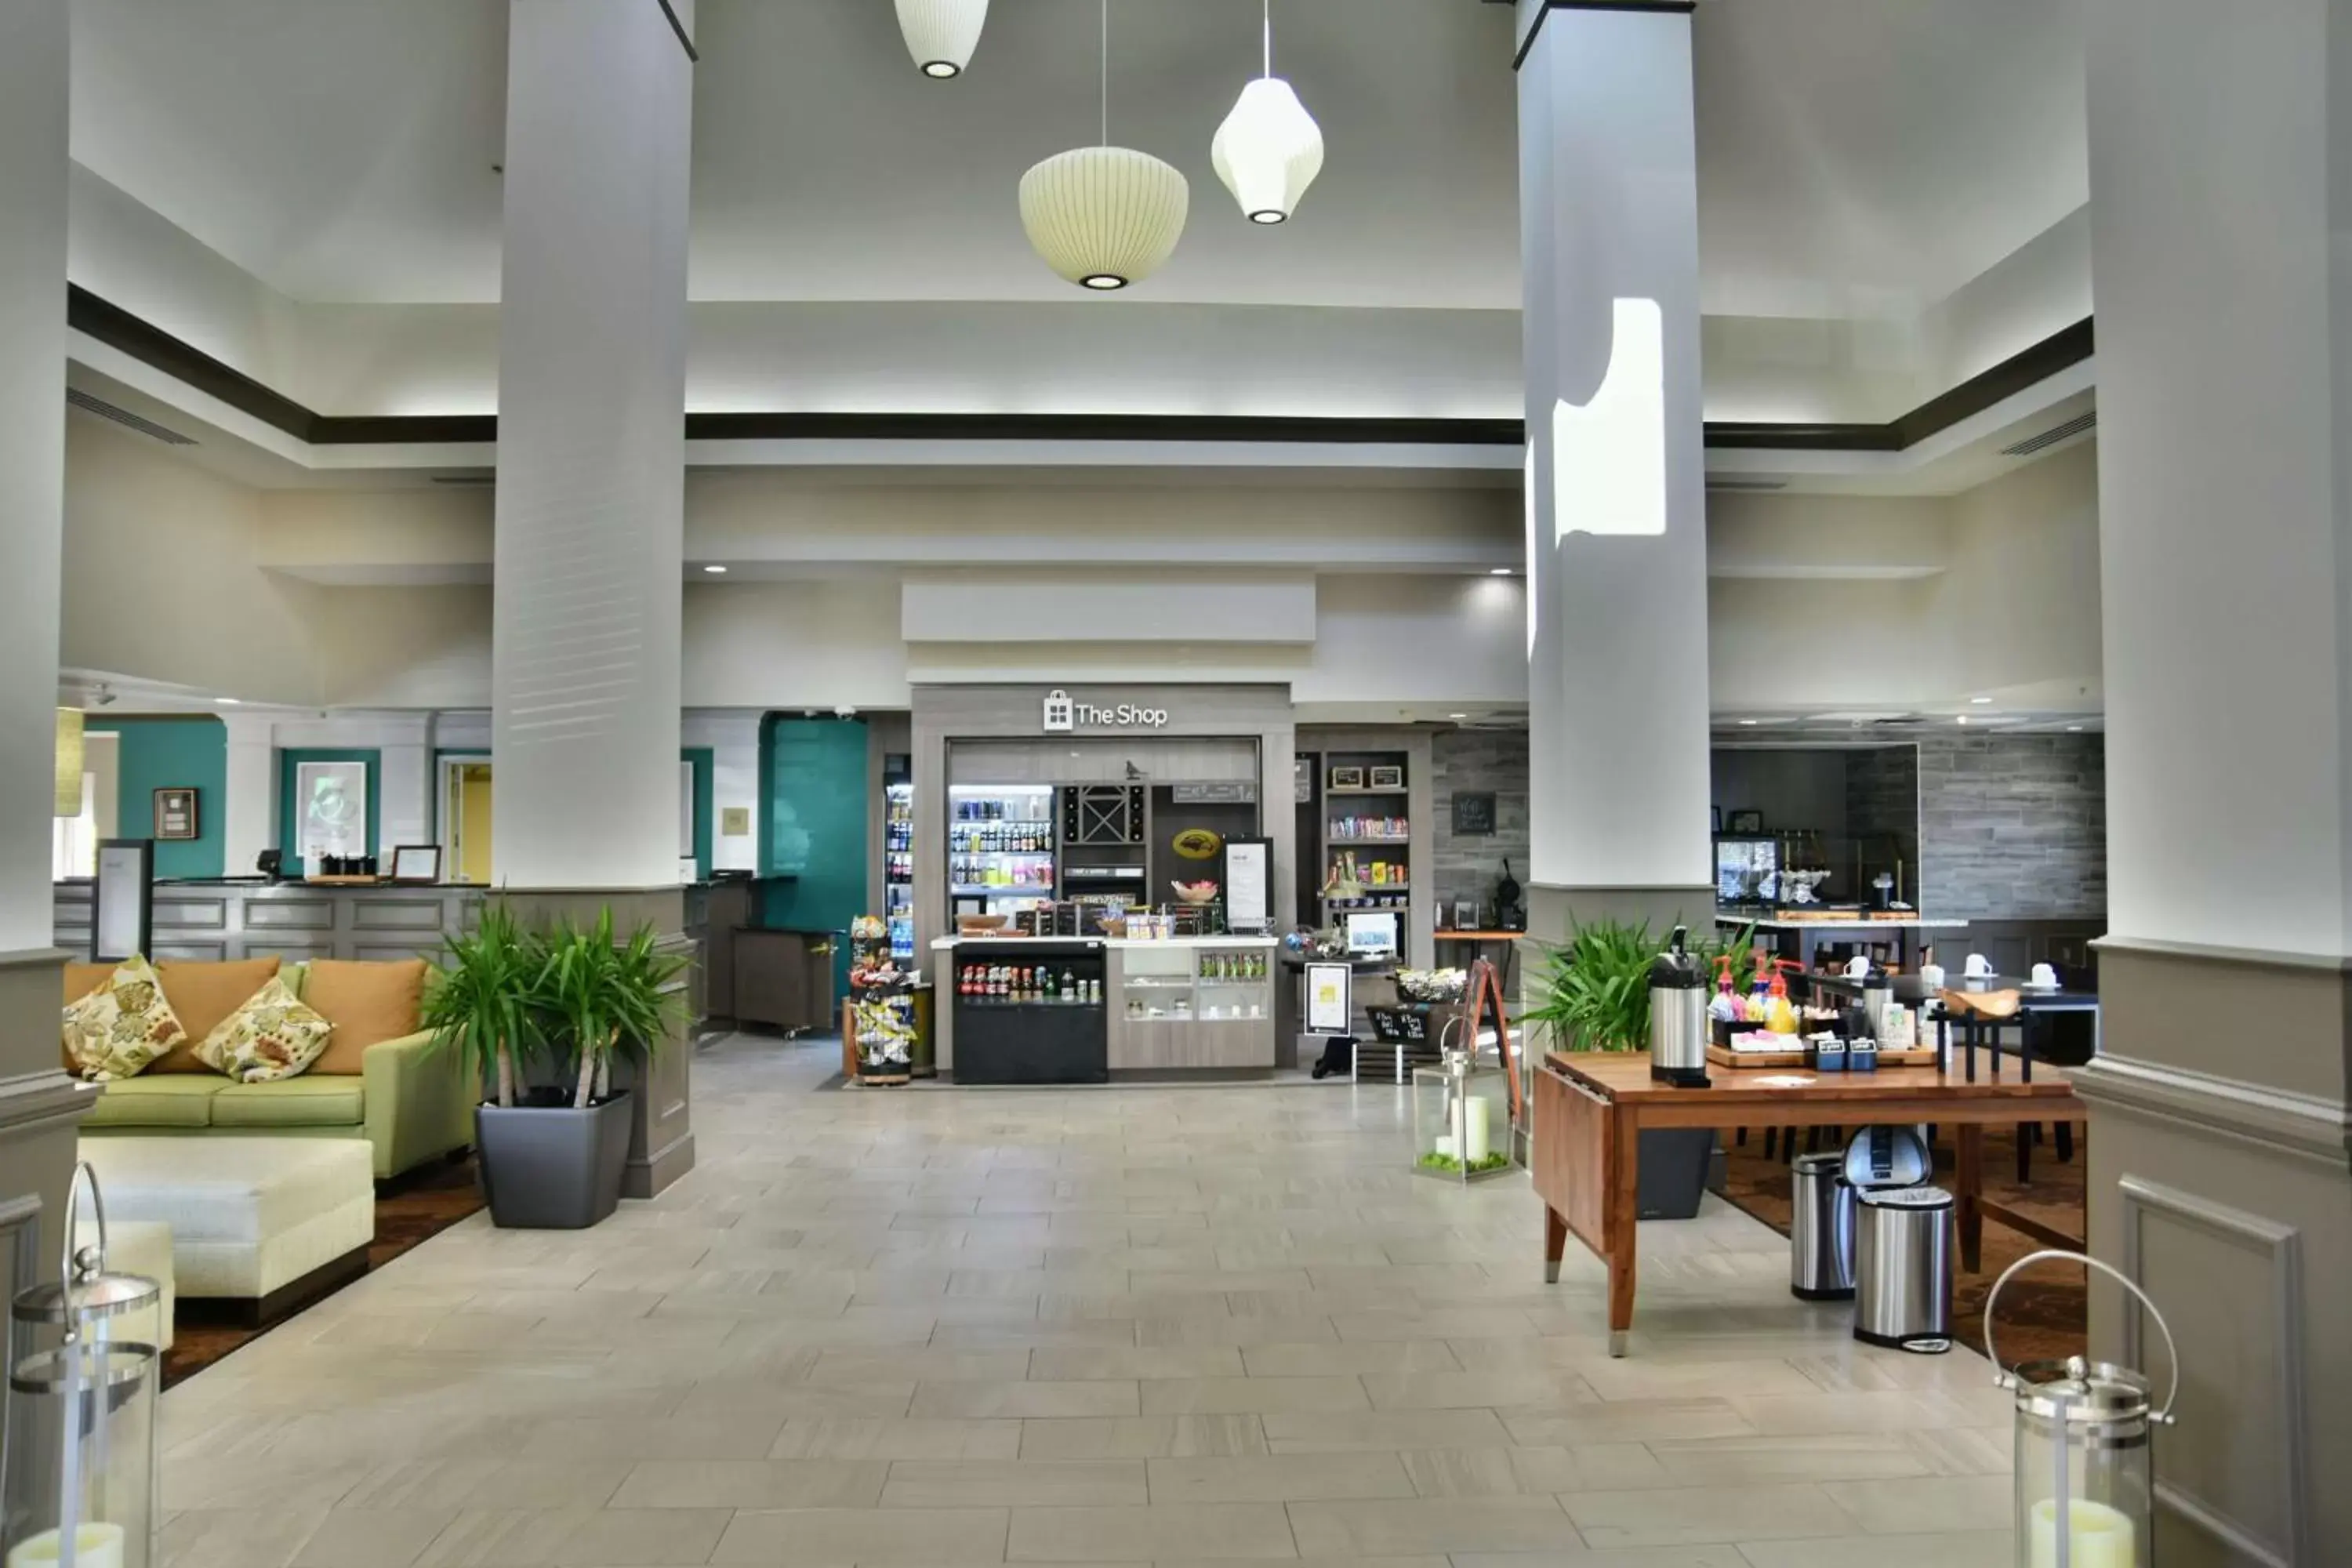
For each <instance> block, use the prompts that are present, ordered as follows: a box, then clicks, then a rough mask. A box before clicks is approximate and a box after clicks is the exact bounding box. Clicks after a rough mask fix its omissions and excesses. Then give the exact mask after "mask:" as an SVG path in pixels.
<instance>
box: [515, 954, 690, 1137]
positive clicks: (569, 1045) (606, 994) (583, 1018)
mask: <svg viewBox="0 0 2352 1568" xmlns="http://www.w3.org/2000/svg"><path fill="white" fill-rule="evenodd" d="M686 962H687V961H686V958H685V956H684V955H683V954H677V953H666V952H662V951H660V948H659V947H658V945H657V943H656V939H655V935H654V930H653V928H652V927H651V926H649V925H641V926H639V927H638V928H637V929H636V930H635V931H634V932H632V933H631V934H630V936H629V939H628V941H626V942H614V936H613V911H612V910H609V909H608V910H603V911H601V912H600V913H599V914H598V915H597V917H596V923H595V924H594V925H593V926H589V927H587V928H585V929H584V930H583V929H581V928H578V927H574V926H572V925H570V924H565V925H562V926H560V927H558V928H557V930H556V931H555V933H554V935H553V936H552V937H551V938H550V939H549V941H548V944H547V954H546V961H545V964H544V966H543V969H542V972H541V975H540V978H539V983H538V984H537V986H536V987H535V990H536V994H537V1000H538V1003H539V1005H540V1006H541V1007H542V1008H544V1009H545V1011H546V1013H547V1014H548V1015H549V1016H550V1017H551V1020H552V1021H553V1023H554V1025H555V1032H556V1036H557V1039H558V1041H559V1043H560V1044H561V1045H562V1047H564V1048H565V1050H566V1051H567V1054H568V1056H569V1058H570V1061H571V1065H572V1068H573V1071H574V1080H573V1087H572V1106H573V1107H574V1108H575V1109H584V1108H585V1107H586V1106H587V1105H589V1104H590V1103H591V1101H592V1100H603V1099H604V1098H606V1097H607V1096H609V1095H610V1094H611V1093H612V1088H613V1058H614V1054H615V1053H616V1052H618V1051H620V1050H622V1049H624V1048H632V1049H637V1050H643V1051H648V1052H650V1051H651V1050H652V1049H653V1048H654V1046H655V1043H656V1042H657V1041H658V1040H660V1039H661V1038H662V1037H664V1036H665V1035H666V1034H667V1032H668V1029H669V1027H670V1026H671V1025H672V1024H673V1023H675V1022H676V1021H677V1018H679V1017H680V1016H682V1015H683V1013H684V1011H685V1006H686V999H685V996H684V995H683V994H682V993H680V991H679V990H678V989H677V987H676V986H675V985H674V984H672V982H674V981H675V980H676V979H677V976H678V974H679V973H680V972H681V971H683V970H684V969H685V967H686Z"/></svg>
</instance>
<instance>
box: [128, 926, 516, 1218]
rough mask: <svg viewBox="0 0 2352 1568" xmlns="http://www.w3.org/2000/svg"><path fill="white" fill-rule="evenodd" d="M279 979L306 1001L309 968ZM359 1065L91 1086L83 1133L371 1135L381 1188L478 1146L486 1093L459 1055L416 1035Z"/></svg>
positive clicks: (376, 1048)
mask: <svg viewBox="0 0 2352 1568" xmlns="http://www.w3.org/2000/svg"><path fill="white" fill-rule="evenodd" d="M279 973H280V974H281V975H283V977H284V978H285V981H286V984H288V985H289V987H290V988H292V990H293V991H294V993H295V994H297V995H299V994H301V991H302V983H303V981H304V979H305V978H306V976H307V966H306V965H303V964H299V963H289V964H288V965H286V966H285V968H284V969H282V970H281V971H279ZM165 991H166V994H167V995H168V994H169V986H168V984H167V986H166V987H165ZM360 1059H361V1070H360V1071H359V1072H357V1073H355V1074H354V1073H341V1074H332V1075H330V1074H320V1073H306V1074H304V1075H302V1076H301V1077H299V1078H289V1079H283V1080H281V1081H279V1082H277V1083H238V1082H236V1080H234V1079H228V1078H224V1077H222V1076H221V1075H220V1074H218V1073H212V1072H203V1073H165V1074H154V1073H145V1074H142V1075H141V1076H139V1077H137V1078H129V1079H121V1080H119V1081H117V1082H114V1083H109V1084H104V1085H93V1086H92V1088H93V1089H94V1090H97V1091H98V1092H99V1101H98V1104H97V1106H96V1107H95V1108H94V1109H93V1110H91V1111H90V1113H89V1116H88V1117H87V1118H86V1119H85V1120H84V1121H83V1122H82V1124H81V1131H82V1135H83V1136H85V1137H92V1138H104V1137H109V1136H135V1137H140V1138H159V1137H160V1138H173V1137H195V1136H202V1135H205V1134H214V1135H219V1136H226V1137H234V1136H237V1135H240V1134H242V1135H245V1136H248V1137H250V1136H264V1137H270V1138H364V1139H366V1140H367V1141H368V1142H369V1143H370V1144H372V1145H373V1148H374V1158H375V1174H376V1179H377V1180H378V1181H382V1180H384V1179H385V1178H387V1177H391V1176H396V1175H398V1174H400V1173H402V1172H403V1171H407V1170H412V1169H414V1168H415V1167H416V1166H418V1165H421V1164H423V1163H425V1162H426V1161H428V1160H431V1159H434V1158H436V1157H437V1156H440V1155H443V1154H447V1153H451V1152H455V1151H457V1150H459V1149H463V1148H465V1147H467V1145H468V1144H470V1143H472V1142H473V1141H474V1106H475V1103H476V1101H478V1100H479V1099H480V1096H479V1094H478V1093H477V1092H476V1089H475V1086H474V1085H473V1084H472V1083H471V1082H470V1081H469V1079H468V1075H467V1071H466V1063H465V1060H464V1058H463V1055H462V1053H460V1052H458V1051H457V1050H454V1049H451V1048H448V1047H442V1046H437V1045H436V1044H435V1043H434V1040H433V1037H432V1036H430V1035H428V1034H423V1033H419V1034H414V1035H405V1036H403V1037H400V1038H399V1039H394V1040H384V1041H382V1042H380V1043H379V1044H376V1045H373V1046H370V1047H368V1048H367V1050H366V1052H365V1054H364V1055H362V1058H360Z"/></svg>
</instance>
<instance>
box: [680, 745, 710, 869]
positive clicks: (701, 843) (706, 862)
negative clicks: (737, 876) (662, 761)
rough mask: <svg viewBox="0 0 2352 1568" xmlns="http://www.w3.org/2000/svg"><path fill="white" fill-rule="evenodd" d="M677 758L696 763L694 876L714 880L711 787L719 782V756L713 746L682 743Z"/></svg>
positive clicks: (681, 760) (683, 761)
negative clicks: (716, 777)
mask: <svg viewBox="0 0 2352 1568" xmlns="http://www.w3.org/2000/svg"><path fill="white" fill-rule="evenodd" d="M677 760H678V761H680V762H682V763H693V764H694V875H695V879H696V880H698V881H703V882H708V881H709V880H710V834H711V828H712V824H711V820H710V812H711V805H710V798H711V790H712V787H713V785H714V783H715V778H714V775H713V773H712V770H713V769H715V768H716V767H717V766H718V765H719V760H718V758H717V757H716V756H715V755H714V754H713V752H712V750H711V748H710V747H709V746H681V747H679V748H678V753H677Z"/></svg>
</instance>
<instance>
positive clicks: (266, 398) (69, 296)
mask: <svg viewBox="0 0 2352 1568" xmlns="http://www.w3.org/2000/svg"><path fill="white" fill-rule="evenodd" d="M66 325H67V326H68V327H69V328H71V329H72V330H73V331H78V332H80V333H82V334H84V335H85V336H88V337H92V338H96V339H97V340H98V341H99V342H102V343H104V344H105V345H106V346H107V347H109V348H111V349H119V350H120V351H121V352H122V353H126V354H129V355H130V356H131V358H132V359H135V360H137V361H138V362H139V363H142V364H144V365H151V366H152V367H153V368H155V369H157V370H160V371H162V372H163V374H165V375H168V376H170V377H172V378H173V380H174V381H179V382H184V383H185V384H187V385H189V386H192V387H194V388H195V389H196V390H197V391H198V392H201V393H203V394H205V395H206V396H207V397H215V398H218V399H219V400H220V401H221V402H223V403H226V404H227V405H229V406H230V407H231V408H234V409H236V410H237V411H238V412H239V413H241V414H249V415H251V416H253V417H254V418H256V419H258V420H260V421H261V422H262V423H263V424H264V425H268V426H271V427H272V428H273V429H278V430H282V431H284V432H285V433H286V434H287V435H289V436H291V437H294V438H295V439H296V440H298V441H308V440H310V439H311V438H312V437H311V431H312V430H313V429H314V428H315V427H316V426H317V425H318V423H319V416H317V415H315V414H313V413H311V412H310V410H309V409H307V408H305V407H303V406H302V405H300V404H299V403H297V402H295V401H294V400H293V399H292V398H290V397H287V396H285V395H281V394H279V393H275V392H272V391H270V390H269V388H268V387H266V386H264V385H262V384H261V383H259V382H257V381H256V380H254V379H253V378H252V377H251V376H249V375H247V374H245V373H244V372H243V371H240V370H236V369H233V368H231V367H230V366H228V365H226V364H223V363H221V362H220V361H219V360H216V359H215V358H213V356H212V355H210V354H208V353H205V351H204V350H202V349H200V348H197V347H195V346H194V345H193V344H190V343H187V342H183V341H181V340H180V339H178V338H175V337H173V335H172V334H171V333H169V332H167V331H163V328H161V327H157V326H152V325H150V324H149V323H148V322H146V321H141V320H140V319H139V318H138V317H136V316H134V315H132V314H131V312H130V311H128V310H124V309H123V308H122V307H121V306H120V305H116V304H113V303H111V302H110V301H108V300H101V299H100V298H99V297H98V296H97V295H95V294H93V293H91V292H90V291H89V289H84V288H82V287H81V286H79V284H74V283H68V284H67V285H66Z"/></svg>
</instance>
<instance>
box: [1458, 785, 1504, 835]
mask: <svg viewBox="0 0 2352 1568" xmlns="http://www.w3.org/2000/svg"><path fill="white" fill-rule="evenodd" d="M1494 831H1495V792H1494V791H1492V790H1477V791H1469V792H1463V793H1458V794H1456V795H1454V832H1455V833H1456V834H1479V835H1483V834H1491V833H1493V832H1494Z"/></svg>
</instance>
